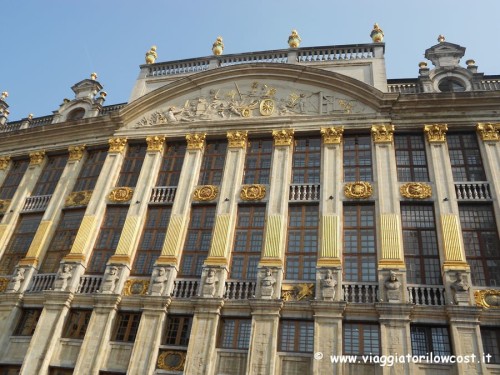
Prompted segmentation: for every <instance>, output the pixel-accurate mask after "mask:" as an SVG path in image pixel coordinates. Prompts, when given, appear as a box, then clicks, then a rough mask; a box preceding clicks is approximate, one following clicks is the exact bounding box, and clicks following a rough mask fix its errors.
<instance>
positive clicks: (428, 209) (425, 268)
mask: <svg viewBox="0 0 500 375" xmlns="http://www.w3.org/2000/svg"><path fill="white" fill-rule="evenodd" d="M401 221H402V224H403V246H404V252H405V262H406V267H407V273H406V276H407V278H408V283H409V284H428V285H441V284H442V279H441V266H440V261H439V250H438V243H437V236H436V220H435V217H434V208H433V207H432V206H428V205H416V204H402V205H401Z"/></svg>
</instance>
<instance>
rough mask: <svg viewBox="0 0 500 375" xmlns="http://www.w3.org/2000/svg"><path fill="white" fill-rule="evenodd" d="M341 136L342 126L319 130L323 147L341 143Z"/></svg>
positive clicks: (342, 132)
mask: <svg viewBox="0 0 500 375" xmlns="http://www.w3.org/2000/svg"><path fill="white" fill-rule="evenodd" d="M343 134H344V127H343V126H336V127H331V128H321V136H322V137H323V143H324V144H325V145H332V144H340V143H341V142H342V135H343Z"/></svg>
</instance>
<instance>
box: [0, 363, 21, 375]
mask: <svg viewBox="0 0 500 375" xmlns="http://www.w3.org/2000/svg"><path fill="white" fill-rule="evenodd" d="M20 373H21V365H0V375H19V374H20Z"/></svg>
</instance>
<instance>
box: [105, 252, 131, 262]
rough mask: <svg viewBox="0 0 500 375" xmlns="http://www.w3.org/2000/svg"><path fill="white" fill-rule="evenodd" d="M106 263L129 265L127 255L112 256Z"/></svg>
mask: <svg viewBox="0 0 500 375" xmlns="http://www.w3.org/2000/svg"><path fill="white" fill-rule="evenodd" d="M108 263H109V264H111V263H114V264H123V265H128V264H130V256H129V255H127V254H114V255H112V256H111V257H110V258H109V261H108Z"/></svg>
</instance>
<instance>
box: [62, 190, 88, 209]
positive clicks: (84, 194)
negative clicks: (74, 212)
mask: <svg viewBox="0 0 500 375" xmlns="http://www.w3.org/2000/svg"><path fill="white" fill-rule="evenodd" d="M92 193H93V190H82V191H75V192H73V193H71V194H70V195H68V196H67V197H66V201H65V203H64V206H65V207H73V206H86V205H88V204H89V202H90V198H91V197H92Z"/></svg>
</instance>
